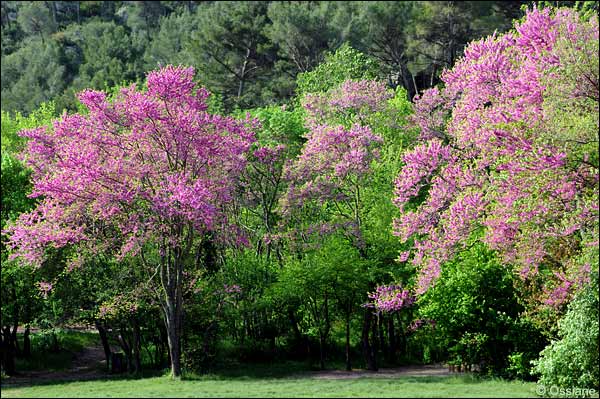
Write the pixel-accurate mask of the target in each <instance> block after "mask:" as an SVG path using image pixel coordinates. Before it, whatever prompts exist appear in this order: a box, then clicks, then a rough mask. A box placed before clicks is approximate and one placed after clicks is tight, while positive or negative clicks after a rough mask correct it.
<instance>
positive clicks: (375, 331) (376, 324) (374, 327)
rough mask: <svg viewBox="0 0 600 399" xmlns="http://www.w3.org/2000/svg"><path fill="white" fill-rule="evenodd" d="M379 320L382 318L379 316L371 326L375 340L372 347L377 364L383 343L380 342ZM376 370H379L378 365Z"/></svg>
mask: <svg viewBox="0 0 600 399" xmlns="http://www.w3.org/2000/svg"><path fill="white" fill-rule="evenodd" d="M379 319H380V317H379V316H377V318H376V319H375V320H373V323H372V324H371V326H372V329H371V337H372V339H373V344H372V345H371V347H372V350H373V358H374V359H375V363H377V354H378V353H379V348H380V347H381V343H380V342H379V334H378V332H379V328H378V327H379ZM375 368H377V364H375Z"/></svg>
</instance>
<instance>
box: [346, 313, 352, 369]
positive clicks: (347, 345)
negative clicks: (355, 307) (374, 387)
mask: <svg viewBox="0 0 600 399" xmlns="http://www.w3.org/2000/svg"><path fill="white" fill-rule="evenodd" d="M346 370H347V371H350V370H352V364H350V312H347V313H346Z"/></svg>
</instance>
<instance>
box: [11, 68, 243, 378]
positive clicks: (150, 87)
mask: <svg viewBox="0 0 600 399" xmlns="http://www.w3.org/2000/svg"><path fill="white" fill-rule="evenodd" d="M193 76H194V70H193V68H184V67H172V66H168V67H166V68H163V69H161V70H158V71H153V72H150V73H149V74H148V76H147V89H146V90H143V91H142V90H138V89H137V88H136V86H135V85H132V86H129V87H127V88H124V89H122V90H121V91H120V93H118V94H117V95H116V96H115V98H114V99H113V100H109V99H108V98H107V95H106V94H105V93H103V92H101V91H92V90H87V91H84V92H82V93H81V94H80V95H79V99H80V101H81V103H82V104H83V105H85V107H87V110H88V111H87V113H85V114H73V115H66V114H65V115H63V116H62V117H61V118H60V119H59V120H57V121H56V122H54V125H53V128H52V129H47V128H45V127H41V128H37V129H30V130H25V131H23V132H22V135H23V136H24V137H27V138H28V139H29V140H28V144H27V148H26V151H25V152H24V159H25V161H26V162H27V165H29V166H30V167H31V168H32V171H33V174H32V177H33V193H32V196H34V197H41V198H43V199H42V200H41V201H40V202H39V205H38V206H37V207H36V208H35V209H34V210H33V211H31V212H29V213H26V214H23V215H22V216H21V217H20V218H19V219H18V220H17V222H16V223H14V224H12V225H11V226H9V227H8V229H7V233H8V235H9V236H10V241H9V246H10V247H11V248H12V249H13V251H14V252H13V256H16V257H19V258H20V259H22V260H23V261H24V262H27V263H33V264H36V265H41V264H43V262H44V259H45V249H46V248H47V247H49V246H53V247H57V248H59V247H64V246H73V245H76V246H78V247H81V248H82V250H81V251H79V253H80V254H90V255H91V256H94V254H97V253H101V252H102V253H112V254H114V255H115V256H116V257H117V259H123V258H125V257H133V256H139V258H140V259H141V261H142V263H143V264H144V265H145V268H146V270H148V271H150V272H149V278H148V280H149V281H152V280H154V279H159V280H160V284H158V286H159V287H160V288H159V290H158V291H157V292H156V298H157V300H158V301H159V303H160V305H161V307H162V309H163V313H164V317H165V323H166V326H167V330H168V342H169V353H170V359H171V368H172V374H173V376H174V377H178V376H180V375H181V367H180V358H181V356H180V355H181V353H180V352H181V351H180V335H181V331H182V321H183V319H182V316H183V305H184V304H183V292H182V291H183V287H184V280H185V278H184V268H186V267H190V268H191V267H194V266H199V265H198V262H199V260H200V259H201V254H200V253H199V252H201V248H202V241H203V239H205V237H206V236H207V235H209V234H211V235H212V234H218V233H219V232H222V231H227V232H229V231H230V229H229V227H230V223H229V221H228V218H227V217H226V214H227V213H226V207H227V204H229V203H230V202H231V201H232V196H233V193H234V188H235V187H236V184H237V176H238V175H239V174H240V172H241V171H242V170H243V168H244V167H245V156H246V152H247V151H248V149H249V148H250V146H251V145H252V143H253V142H254V133H253V128H254V126H253V122H252V121H249V120H248V121H238V120H235V119H233V118H229V117H223V116H219V115H212V114H210V113H208V112H207V103H206V100H207V98H208V96H209V93H208V92H207V91H206V90H205V89H204V88H197V87H196V85H195V83H194V82H193V80H192V79H193ZM230 235H231V234H230ZM82 256H83V255H82ZM75 261H81V260H80V259H76V260H75Z"/></svg>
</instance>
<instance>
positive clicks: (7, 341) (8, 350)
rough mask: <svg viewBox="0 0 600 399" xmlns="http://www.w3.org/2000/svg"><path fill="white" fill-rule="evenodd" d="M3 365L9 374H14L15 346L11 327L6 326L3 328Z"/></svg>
mask: <svg viewBox="0 0 600 399" xmlns="http://www.w3.org/2000/svg"><path fill="white" fill-rule="evenodd" d="M0 338H1V339H2V367H3V369H4V372H5V373H6V374H8V375H14V374H15V372H16V370H15V347H14V345H13V344H12V342H11V341H12V338H11V333H10V327H8V326H6V327H4V328H3V329H2V336H1V337H0Z"/></svg>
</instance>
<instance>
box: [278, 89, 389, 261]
mask: <svg viewBox="0 0 600 399" xmlns="http://www.w3.org/2000/svg"><path fill="white" fill-rule="evenodd" d="M390 97H391V95H390V94H389V92H388V91H387V90H386V88H385V85H384V84H382V83H378V82H375V81H358V82H355V81H346V82H344V83H342V85H341V86H339V87H337V88H334V89H331V90H330V91H328V92H326V93H318V94H308V95H307V96H305V98H304V99H303V106H304V109H305V110H306V113H307V118H306V120H307V126H308V127H309V128H310V131H309V133H308V134H307V141H306V143H305V144H304V147H303V148H302V150H301V153H300V155H299V156H298V157H297V158H296V159H295V160H294V162H292V163H290V164H288V166H287V168H286V170H285V177H286V180H287V181H288V182H289V186H288V190H287V193H286V194H285V195H284V197H283V198H282V200H281V201H280V205H281V210H282V214H283V217H284V219H285V220H288V221H290V220H291V221H294V222H296V223H297V224H299V225H302V224H303V223H304V222H305V221H306V220H309V224H308V226H306V225H305V226H304V228H303V231H301V232H300V236H301V237H303V240H307V239H308V238H307V237H309V236H311V235H312V234H315V233H316V234H317V235H323V234H329V233H331V232H333V231H338V230H342V231H344V232H345V234H346V236H347V237H349V239H350V240H351V241H352V243H353V245H354V246H355V247H357V248H359V250H361V251H363V252H364V249H365V248H364V242H363V239H362V237H361V233H360V231H361V226H362V222H363V217H364V215H363V207H364V199H363V194H362V190H363V189H364V187H365V186H366V185H367V184H368V181H369V179H370V172H371V171H372V168H371V167H372V163H373V162H374V161H375V160H376V159H378V158H379V147H380V146H381V144H382V142H383V139H382V138H381V136H379V135H377V134H375V133H373V132H372V130H371V128H370V127H369V126H367V125H366V124H364V118H365V117H366V115H368V114H369V113H370V112H373V111H374V110H375V109H378V108H383V107H384V106H385V100H387V99H389V98H390ZM361 122H363V123H361ZM315 220H317V221H318V222H316V223H310V221H315Z"/></svg>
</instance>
